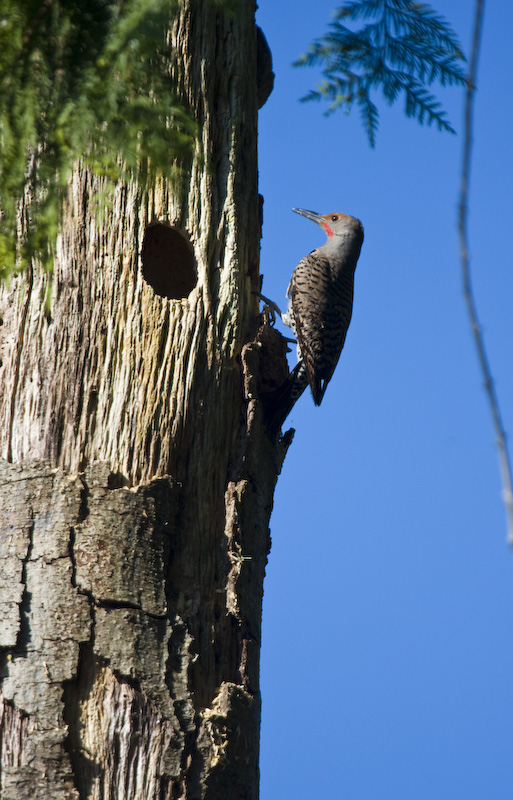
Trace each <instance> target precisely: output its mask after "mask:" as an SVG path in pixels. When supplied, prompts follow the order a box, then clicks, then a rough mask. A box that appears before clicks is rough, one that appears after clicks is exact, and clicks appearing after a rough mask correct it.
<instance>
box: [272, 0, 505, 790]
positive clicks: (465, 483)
mask: <svg viewBox="0 0 513 800" xmlns="http://www.w3.org/2000/svg"><path fill="white" fill-rule="evenodd" d="M434 5H435V8H436V9H437V10H438V11H439V12H440V13H441V14H443V15H444V16H445V17H446V18H447V19H448V21H449V22H450V23H451V24H452V25H453V27H454V28H455V30H456V31H457V33H458V35H459V36H460V39H461V41H462V44H463V46H464V48H465V50H466V51H467V52H468V51H469V49H470V40H471V33H472V23H473V14H474V2H471V1H470V0H437V2H436V3H435V4H434ZM333 7H334V3H333V2H332V0H328V1H326V0H317V2H316V3H312V2H307V0H295V2H292V0H273V2H272V3H271V2H268V1H267V2H266V0H262V2H261V5H260V8H259V10H258V12H257V21H258V23H259V24H260V25H261V26H262V28H263V30H264V32H265V34H266V36H267V38H268V41H269V44H270V46H271V49H272V52H273V59H274V70H275V73H276V84H275V90H274V92H273V94H272V95H271V97H270V98H269V100H268V102H267V104H266V105H265V106H264V108H263V109H262V110H261V112H260V129H259V160H260V161H259V163H260V191H261V193H262V194H263V195H264V228H263V240H262V257H261V269H262V272H263V274H264V284H263V291H264V293H265V294H266V295H267V296H269V297H272V298H273V299H274V300H275V301H276V302H278V304H280V305H282V304H283V306H284V305H285V300H284V295H285V291H286V287H287V284H288V281H289V278H290V274H291V272H292V270H293V269H294V267H295V265H296V264H297V262H298V261H299V260H300V258H302V256H304V255H305V254H306V253H308V252H309V251H310V250H312V249H313V248H314V247H317V246H319V245H320V244H322V243H323V234H322V232H321V231H320V229H318V228H317V226H315V225H314V224H313V223H311V222H309V221H308V220H306V219H304V218H301V217H299V216H297V215H295V214H293V213H292V211H291V209H292V207H294V206H296V207H297V206H299V207H303V208H308V209H312V210H314V211H318V212H320V213H328V212H331V211H343V212H347V213H351V214H353V215H354V216H357V217H359V218H360V219H361V220H362V221H363V224H364V227H365V242H364V245H363V249H362V255H361V257H360V261H359V263H358V267H357V272H356V285H355V305H354V314H353V321H352V323H351V327H350V329H349V333H348V337H347V340H346V345H345V348H344V351H343V354H342V357H341V360H340V363H339V365H338V368H337V371H336V372H335V375H334V377H333V379H332V381H331V384H330V386H329V388H328V391H327V393H326V396H325V398H324V401H323V404H322V406H321V407H320V408H315V407H314V405H313V402H312V400H311V397H310V396H309V395H307V393H305V394H304V396H303V397H302V398H301V400H300V401H299V403H298V404H297V406H296V407H295V408H294V410H293V412H292V414H291V416H290V417H289V423H290V426H293V427H295V428H296V436H295V439H294V442H293V445H292V447H291V448H290V450H289V453H288V455H287V458H286V460H285V463H284V466H283V471H282V474H281V476H280V478H279V481H278V486H277V490H276V495H275V507H274V511H273V515H272V519H271V533H272V550H271V554H270V557H269V564H268V567H267V575H266V581H265V595H264V622H263V646H262V680H261V688H262V695H263V716H262V742H261V774H262V783H261V798H262V800H278V798H279V800H283V798H285V797H286V798H294V800H307V799H308V800H318V799H319V798H322V800H332V798H333V799H335V798H336V799H338V798H341V799H342V798H343V799H344V800H346V799H349V800H389V799H390V800H391V799H392V798H393V800H412V798H415V800H433V798H436V800H454V798H460V797H461V798H463V797H464V798H465V800H506V798H507V800H510V798H511V796H512V790H513V777H512V772H511V753H512V752H513V680H512V677H511V676H512V674H513V636H512V629H513V553H512V552H511V550H510V549H509V548H508V546H507V544H506V523H505V513H504V509H503V506H502V500H501V486H500V475H499V466H498V458H497V453H496V449H495V444H494V435H493V429H492V425H491V420H490V413H489V409H488V406H487V403H486V399H485V394H484V390H483V387H482V379H481V376H480V374H479V371H478V367H477V360H476V356H475V352H474V349H473V341H472V338H471V334H470V331H469V325H468V321H467V317H466V311H465V306H464V302H463V296H462V291H461V275H460V263H459V249H458V239H457V231H456V211H457V198H458V189H459V174H460V165H461V149H462V136H461V130H462V115H463V91H462V90H461V89H445V90H444V89H438V88H436V89H435V92H436V93H437V94H438V95H439V97H440V99H441V100H442V102H443V104H444V106H445V108H446V109H447V111H448V114H449V117H450V119H451V122H452V123H453V125H454V126H455V127H456V129H457V131H458V135H457V136H451V135H449V134H446V133H439V132H438V131H437V130H436V129H435V128H421V127H420V126H419V125H418V124H417V123H416V122H414V121H412V120H408V119H406V118H405V116H404V114H403V111H402V104H401V101H399V104H397V105H396V106H394V107H393V108H391V109H390V108H388V107H387V106H384V105H383V104H382V103H380V104H379V106H380V114H381V122H380V128H379V132H378V139H377V145H376V148H375V150H371V149H370V148H369V146H368V143H367V140H366V137H365V135H364V132H363V129H362V127H361V124H360V120H359V116H358V113H357V112H354V113H353V114H351V115H350V116H347V115H345V114H344V113H338V114H335V115H333V116H331V117H329V118H326V117H324V116H323V113H322V112H323V108H322V106H320V105H318V104H315V103H307V104H300V103H299V102H298V98H299V97H300V96H301V95H302V94H304V93H305V92H306V91H307V90H308V89H310V88H311V87H312V86H313V85H314V84H315V82H316V80H317V78H318V75H317V74H316V72H315V71H314V70H312V69H306V68H303V69H293V68H292V67H291V62H292V61H293V60H294V59H296V58H297V57H298V55H300V54H301V53H302V52H303V51H304V50H305V49H306V46H307V45H308V43H309V42H310V41H312V39H314V38H315V37H317V36H319V35H321V34H322V33H323V32H324V31H325V29H326V26H327V23H328V21H329V18H330V12H331V10H332V8H333ZM512 30H513V4H510V3H500V4H498V3H495V4H492V3H490V4H488V6H487V8H486V10H485V20H484V32H483V42H482V52H481V61H480V68H479V76H478V84H479V90H478V94H477V98H476V108H475V143H474V153H473V165H472V170H473V171H472V179H471V195H470V245H471V266H472V275H473V281H474V289H475V294H476V299H477V303H478V310H479V314H480V318H481V322H482V325H483V329H484V335H485V342H486V346H487V348H488V353H489V357H490V360H491V364H492V369H493V373H494V376H495V379H496V385H497V391H498V394H499V398H500V401H501V404H502V409H503V414H504V422H505V427H506V430H507V431H508V432H509V433H510V434H512V433H513V371H512V369H511V365H512V351H513V259H512V246H511V235H512V223H511V219H512V208H513V203H512V201H513V169H512V164H513V161H512V155H511V142H512V133H511V131H512V122H513V112H512V111H511V103H510V98H509V94H510V92H509V86H510V83H511V76H512V74H513V46H512V39H511V31H512ZM283 306H282V307H283ZM291 363H293V359H291Z"/></svg>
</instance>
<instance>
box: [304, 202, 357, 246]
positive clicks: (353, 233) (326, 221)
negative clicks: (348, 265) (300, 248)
mask: <svg viewBox="0 0 513 800" xmlns="http://www.w3.org/2000/svg"><path fill="white" fill-rule="evenodd" d="M292 211H295V212H296V214H301V216H303V217H306V218H307V219H311V220H312V221H313V222H316V223H317V225H320V226H321V228H322V229H323V231H324V233H325V234H326V236H327V237H328V241H327V242H326V244H329V245H333V246H334V248H338V247H339V244H340V242H339V241H337V240H340V238H342V239H344V240H347V239H348V238H351V239H353V238H354V239H358V240H360V245H361V243H362V241H363V225H362V223H361V222H360V220H359V219H356V218H355V217H351V216H350V215H349V214H341V213H340V212H339V211H334V212H333V213H332V214H317V213H316V212H315V211H307V210H306V209H304V208H293V209H292Z"/></svg>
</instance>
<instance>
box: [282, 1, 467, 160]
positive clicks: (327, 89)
mask: <svg viewBox="0 0 513 800" xmlns="http://www.w3.org/2000/svg"><path fill="white" fill-rule="evenodd" d="M359 19H363V20H369V21H368V22H366V24H365V25H364V26H363V27H362V28H361V29H360V30H358V31H354V30H351V29H350V28H348V27H346V26H345V25H344V24H343V21H346V20H351V21H353V22H354V21H356V20H359ZM461 61H465V56H464V55H463V52H462V49H461V47H460V44H459V42H458V40H457V38H456V35H455V33H454V31H453V30H452V29H451V27H450V26H449V24H448V23H447V22H446V21H445V20H444V19H443V18H442V17H440V16H439V15H437V14H436V13H435V12H434V11H433V9H432V8H430V7H429V6H428V5H426V4H424V3H414V2H411V0H354V2H348V3H346V4H345V5H344V6H342V7H341V8H339V9H337V11H335V13H334V22H332V23H331V24H330V26H329V33H327V34H326V35H325V36H322V37H321V38H320V39H318V40H317V41H315V42H314V43H313V44H312V45H310V49H309V50H308V52H307V53H305V54H304V55H302V56H301V58H299V59H298V60H297V61H296V62H295V64H294V66H302V65H313V64H321V65H322V66H323V72H322V74H323V76H324V78H325V80H324V81H323V82H322V83H321V84H320V85H319V86H318V87H317V88H316V89H315V90H312V91H311V92H309V93H308V94H307V95H306V96H305V97H303V98H301V99H302V100H321V99H324V100H327V101H328V102H329V103H330V106H329V108H328V111H327V112H326V113H327V114H330V113H332V112H333V111H335V109H337V108H339V107H343V108H345V109H346V111H348V112H349V111H350V110H351V108H352V106H353V104H354V103H356V104H357V106H358V107H359V109H360V112H361V116H362V122H363V125H364V128H365V130H366V132H367V135H368V137H369V142H370V144H371V146H372V147H374V145H375V142H376V132H377V128H378V120H379V114H378V109H377V107H376V105H375V103H373V101H372V100H371V97H370V95H371V90H372V89H375V88H376V87H381V90H382V93H383V95H384V97H385V99H386V100H387V102H388V103H389V104H390V105H391V104H392V103H393V102H394V101H395V100H397V98H398V97H399V95H401V94H402V95H404V97H405V112H406V115H407V116H408V117H415V118H416V119H417V120H418V121H419V122H420V123H424V122H426V123H427V124H428V125H431V124H432V123H435V124H436V125H437V126H438V128H439V129H440V130H446V131H450V132H451V133H454V130H453V128H452V127H451V125H450V124H449V122H448V120H447V118H446V115H445V112H444V111H443V110H442V108H441V105H440V103H439V102H438V101H437V100H436V98H435V97H434V96H433V95H432V94H431V93H430V92H429V91H428V90H427V89H426V86H429V85H431V84H432V83H433V82H434V81H439V82H440V83H441V84H442V86H447V85H451V84H460V85H461V84H465V83H466V77H465V74H464V73H463V71H462V69H461V67H460V65H459V63H458V62H461Z"/></svg>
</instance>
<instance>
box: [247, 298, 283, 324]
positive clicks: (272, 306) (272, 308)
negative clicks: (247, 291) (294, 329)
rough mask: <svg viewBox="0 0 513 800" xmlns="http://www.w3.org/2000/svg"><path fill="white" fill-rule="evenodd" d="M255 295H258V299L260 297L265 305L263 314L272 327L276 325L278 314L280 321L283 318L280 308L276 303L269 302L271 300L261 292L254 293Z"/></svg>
mask: <svg viewBox="0 0 513 800" xmlns="http://www.w3.org/2000/svg"><path fill="white" fill-rule="evenodd" d="M253 294H256V295H257V297H259V298H260V300H262V302H263V303H265V305H264V308H263V310H262V313H263V314H264V317H266V318H267V319H268V320H270V322H271V325H274V324H275V323H276V314H278V316H279V317H280V319H281V317H283V314H282V312H281V309H280V307H279V306H278V305H277V304H276V303H275V302H274V300H269V298H268V297H265V295H263V294H262V293H261V292H253Z"/></svg>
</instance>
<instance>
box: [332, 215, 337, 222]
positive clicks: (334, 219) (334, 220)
mask: <svg viewBox="0 0 513 800" xmlns="http://www.w3.org/2000/svg"><path fill="white" fill-rule="evenodd" d="M337 220H338V214H333V216H332V218H331V221H332V222H336V221H337Z"/></svg>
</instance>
